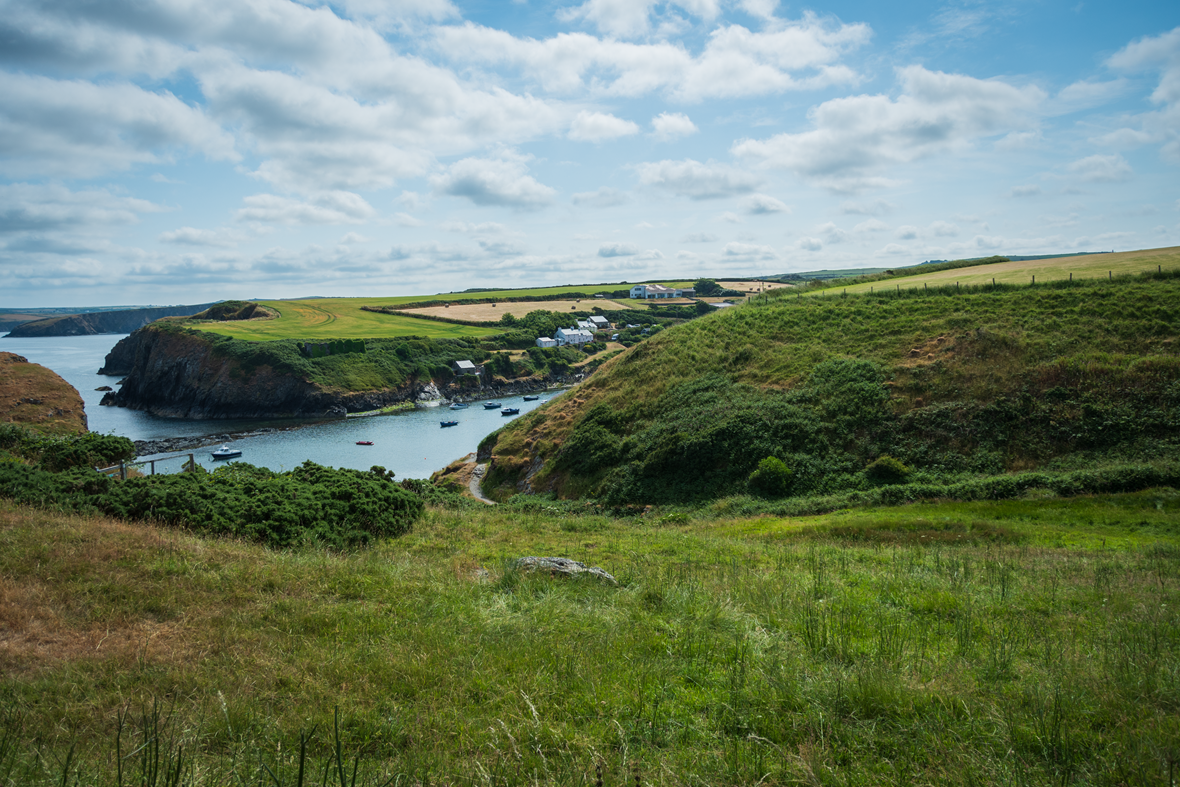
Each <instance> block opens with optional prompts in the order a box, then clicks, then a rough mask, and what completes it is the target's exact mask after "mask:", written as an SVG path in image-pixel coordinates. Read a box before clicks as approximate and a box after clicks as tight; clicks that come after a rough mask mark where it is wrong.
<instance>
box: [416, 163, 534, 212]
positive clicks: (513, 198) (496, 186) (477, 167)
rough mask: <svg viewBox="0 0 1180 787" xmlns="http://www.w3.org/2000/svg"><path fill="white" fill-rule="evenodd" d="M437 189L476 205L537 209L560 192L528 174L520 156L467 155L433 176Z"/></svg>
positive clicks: (441, 192) (432, 180)
mask: <svg viewBox="0 0 1180 787" xmlns="http://www.w3.org/2000/svg"><path fill="white" fill-rule="evenodd" d="M431 183H432V184H433V185H434V189H435V191H437V192H438V193H440V194H448V195H450V196H452V197H465V198H466V199H469V200H471V201H472V202H474V203H475V204H476V205H499V206H504V207H510V208H517V209H519V210H536V209H539V208H543V207H545V206H546V205H549V204H551V203H552V202H553V200H554V198H555V197H556V195H557V192H556V191H554V190H553V189H551V188H550V187H549V186H546V185H545V184H543V183H538V182H537V181H536V180H534V179H533V178H532V176H530V175H528V174H527V168H526V167H525V165H524V161H523V160H522V159H521V158H519V157H509V158H502V159H480V158H465V159H462V160H461V161H457V162H455V163H454V164H452V165H451V166H450V167H449V168H448V169H447V171H446V172H445V173H444V174H442V175H437V176H435V177H433V178H431Z"/></svg>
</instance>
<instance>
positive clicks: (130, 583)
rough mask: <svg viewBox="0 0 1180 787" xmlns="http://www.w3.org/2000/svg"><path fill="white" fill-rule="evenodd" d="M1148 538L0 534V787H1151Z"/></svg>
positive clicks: (1143, 511) (1171, 670) (748, 528)
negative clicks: (567, 561)
mask: <svg viewBox="0 0 1180 787" xmlns="http://www.w3.org/2000/svg"><path fill="white" fill-rule="evenodd" d="M1178 506H1180V493H1177V492H1176V491H1175V490H1172V489H1157V490H1149V491H1146V492H1141V493H1137V494H1131V495H1108V496H1099V497H1093V498H1075V499H1065V500H1056V499H1052V500H1039V499H1031V500H1020V501H1006V502H1003V503H970V504H953V505H952V504H927V505H920V506H910V507H901V508H889V509H869V510H861V511H857V512H844V513H837V514H831V515H826V516H820V517H803V518H798V519H781V518H777V519H773V518H761V519H755V520H735V519H727V518H724V517H718V516H706V515H704V513H701V512H698V513H696V514H685V513H683V512H671V513H669V512H661V511H659V510H653V511H651V512H649V513H648V514H647V515H645V516H643V517H633V518H622V519H612V518H607V517H602V516H597V515H591V514H587V515H581V514H577V513H571V509H570V507H569V506H565V507H558V506H546V505H545V503H544V501H535V504H534V505H533V506H532V507H531V508H530V509H529V510H523V509H513V508H512V507H504V506H501V507H498V508H493V509H481V510H462V511H457V510H445V509H431V510H429V511H428V514H427V516H426V517H425V518H424V520H422V521H421V523H420V524H419V526H418V527H417V528H416V530H415V531H414V532H413V533H411V534H409V535H406V536H404V537H402V538H399V539H396V540H390V541H386V542H383V543H381V544H380V545H378V546H377V547H376V548H373V549H369V550H367V551H363V552H356V553H348V554H332V553H328V552H324V551H302V552H273V551H267V550H265V549H261V548H258V547H256V546H251V545H246V544H242V543H237V542H233V541H225V540H205V539H198V538H193V537H190V536H187V535H184V534H181V533H177V532H175V531H165V530H160V529H154V528H152V527H148V526H138V525H129V524H125V523H121V522H117V521H112V520H106V519H84V518H74V517H63V516H58V515H54V514H52V513H48V512H44V511H37V510H30V509H24V508H20V507H16V506H13V505H11V504H9V503H0V632H2V634H3V636H2V637H0V705H2V710H0V784H2V785H5V787H7V786H8V785H17V784H20V785H24V784H29V785H34V784H50V783H52V784H88V785H91V784H92V785H108V784H109V785H113V784H152V785H156V784H228V783H231V782H232V783H235V784H266V785H278V784H282V785H288V784H302V783H307V784H311V783H316V784H321V783H327V782H330V783H332V784H339V785H348V784H352V783H354V782H355V783H356V784H373V785H377V784H385V783H389V784H430V783H433V784H486V785H491V784H504V785H509V784H594V783H597V781H601V783H603V784H615V785H619V784H677V785H678V784H686V785H687V784H694V785H698V784H755V783H762V784H849V785H858V784H898V785H901V784H906V785H913V784H993V783H1011V784H1045V785H1048V784H1055V785H1056V784H1075V783H1076V784H1112V785H1113V784H1148V785H1151V784H1158V785H1164V784H1172V783H1174V779H1175V778H1176V775H1177V761H1178V760H1180V750H1178V744H1177V742H1178V741H1180V625H1178V624H1180V615H1178V613H1177V609H1178V608H1180V607H1178V604H1180V532H1178V528H1177V524H1176V523H1177V512H1178ZM529 554H538V555H563V556H568V557H572V558H575V559H580V560H583V561H585V562H587V563H589V564H594V565H600V566H601V567H603V568H604V569H606V570H607V571H609V572H611V573H613V574H614V575H615V576H616V577H617V578H618V580H619V586H618V587H612V586H609V585H606V584H601V583H597V582H593V581H585V582H581V581H563V580H561V579H559V578H555V577H550V576H545V575H542V576H537V575H527V574H521V573H519V572H517V571H515V570H514V569H512V568H511V564H510V563H509V561H510V560H511V559H512V558H515V557H518V556H522V555H529ZM301 751H302V752H303V754H304V756H303V757H302V758H301V756H300V754H301ZM301 764H302V766H303V770H304V771H305V773H304V777H302V778H301V776H300V771H301ZM354 768H355V770H353V769H354ZM173 775H174V776H173Z"/></svg>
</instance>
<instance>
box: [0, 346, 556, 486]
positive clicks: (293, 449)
mask: <svg viewBox="0 0 1180 787" xmlns="http://www.w3.org/2000/svg"><path fill="white" fill-rule="evenodd" d="M122 338H123V337H122V336H117V335H101V336H54V337H42V338H28V339H23V338H10V337H3V338H0V350H3V351H7V352H12V353H16V354H17V355H22V356H24V357H25V358H28V359H29V360H30V361H32V362H33V363H38V364H41V365H42V366H45V367H48V368H49V369H52V370H53V371H55V372H57V373H58V374H59V375H61V377H62V378H63V379H64V380H65V381H66V382H68V383H69V384H70V385H72V386H74V388H76V389H78V393H80V394H81V395H82V401H83V402H84V403H85V405H86V417H87V421H88V423H89V427H90V430H91V431H92V432H101V433H104V434H116V435H120V436H123V437H127V438H130V439H132V440H159V439H163V438H168V437H192V436H200V435H213V434H223V433H227V432H246V431H255V430H259V429H264V428H273V429H277V430H279V431H272V432H266V433H263V434H258V435H253V436H247V437H242V438H239V439H236V440H233V441H231V442H230V443H229V445H230V447H232V448H237V449H239V450H241V451H242V457H241V459H240V461H243V462H249V463H250V464H253V465H258V466H259V467H268V468H270V469H272V470H291V469H292V468H295V467H298V466H299V465H300V464H302V463H303V462H304V461H305V460H309V459H310V460H311V461H313V462H316V463H317V464H321V465H326V466H328V467H351V468H355V469H357V470H368V469H369V468H370V467H372V466H374V465H380V466H381V467H384V468H386V469H387V470H392V471H393V472H394V473H395V475H396V477H397V478H428V477H429V476H430V474H431V473H433V472H434V471H435V470H439V469H441V468H443V467H445V466H446V465H447V464H449V463H450V462H452V461H454V460H455V459H459V458H461V457H463V456H466V455H467V454H469V453H472V452H474V451H475V449H476V448H477V447H478V446H479V443H480V441H481V440H482V439H483V438H484V437H486V436H487V435H488V434H490V433H492V432H493V431H495V430H496V429H498V428H500V427H501V426H504V425H505V424H506V423H507V422H508V421H510V420H512V417H504V416H502V415H501V414H500V410H499V409H498V408H497V409H494V410H485V409H484V408H483V406H482V404H481V403H480V402H472V403H471V406H470V407H469V408H467V409H465V410H450V409H448V408H447V407H446V406H445V405H443V406H428V407H416V408H414V409H412V410H404V411H401V412H397V413H391V414H388V415H374V416H366V417H362V418H343V419H339V418H338V419H331V420H320V421H307V420H294V419H273V420H246V419H219V420H200V421H196V420H194V421H190V420H185V419H179V418H160V417H157V416H154V415H149V414H148V413H143V412H139V411H137V410H128V409H126V408H123V407H101V406H99V401H101V400H102V396H103V393H102V392H100V391H96V390H94V389H96V388H98V387H101V386H111V387H112V388H113V387H115V383H116V382H118V380H119V378H117V377H104V376H102V375H100V374H98V369H99V368H100V367H101V366H102V364H103V360H104V359H105V357H106V354H107V353H108V352H110V349H111V348H112V347H114V346H115V344H116V343H117V342H118V341H119V340H120V339H122ZM551 393H552V394H556V393H558V392H557V391H554V392H551ZM548 398H550V394H542V396H541V399H548ZM496 401H498V402H501V403H502V404H503V405H504V406H505V407H518V408H520V412H521V414H522V415H523V414H524V413H527V412H529V411H530V410H532V409H534V408H536V407H538V406H539V405H541V404H543V402H542V401H531V402H526V401H524V399H523V397H522V396H510V397H507V398H501V399H497V400H496ZM443 420H448V421H458V422H459V423H458V424H457V425H456V426H452V427H445V428H444V427H442V426H440V421H443ZM292 426H298V427H300V428H297V429H291V427H292ZM358 440H369V441H372V442H373V445H357V444H356V443H357V441H358ZM210 451H211V449H208V448H205V449H200V450H194V451H192V452H188V451H186V452H184V455H185V456H186V457H187V454H188V453H192V454H193V455H194V458H195V459H196V461H197V463H198V464H200V465H202V466H204V467H207V468H212V467H215V466H217V465H218V464H224V462H217V461H215V460H214V459H213V458H212V456H211V455H210ZM158 456H161V455H157V457H158ZM141 458H143V459H151V458H153V457H141ZM178 463H179V460H172V461H170V462H159V463H158V471H159V472H175V471H176V469H177V467H176V466H175V465H178Z"/></svg>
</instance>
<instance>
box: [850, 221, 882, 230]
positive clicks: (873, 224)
mask: <svg viewBox="0 0 1180 787" xmlns="http://www.w3.org/2000/svg"><path fill="white" fill-rule="evenodd" d="M887 229H889V225H888V224H886V223H885V222H883V221H881V220H880V219H866V220H865V221H862V222H861V223H860V224H857V225H856V226H855V227H853V228H852V231H853V232H884V231H885V230H887Z"/></svg>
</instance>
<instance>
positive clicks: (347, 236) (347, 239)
mask: <svg viewBox="0 0 1180 787" xmlns="http://www.w3.org/2000/svg"><path fill="white" fill-rule="evenodd" d="M371 240H372V238H367V237H365V236H364V235H361V234H360V233H359V232H346V233H344V235H342V236H341V238H340V241H339V242H340V244H341V245H344V246H352V245H355V244H357V243H368V242H369V241H371Z"/></svg>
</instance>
